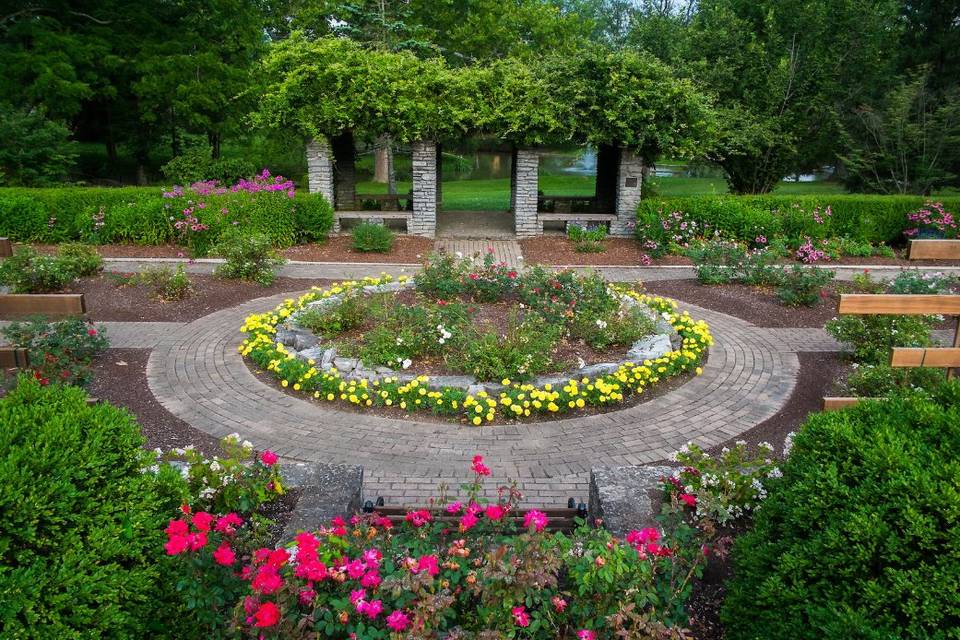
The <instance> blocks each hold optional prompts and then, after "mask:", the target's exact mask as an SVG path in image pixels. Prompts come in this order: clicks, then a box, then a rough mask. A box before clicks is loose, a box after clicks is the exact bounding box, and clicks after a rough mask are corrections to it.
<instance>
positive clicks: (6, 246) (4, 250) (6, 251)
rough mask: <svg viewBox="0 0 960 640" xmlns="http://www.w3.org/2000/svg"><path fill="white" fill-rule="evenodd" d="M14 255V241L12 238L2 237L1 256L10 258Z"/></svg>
mask: <svg viewBox="0 0 960 640" xmlns="http://www.w3.org/2000/svg"><path fill="white" fill-rule="evenodd" d="M12 255H13V243H12V242H10V238H0V258H9V257H11V256H12Z"/></svg>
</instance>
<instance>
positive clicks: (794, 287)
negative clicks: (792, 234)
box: [777, 265, 836, 307]
mask: <svg viewBox="0 0 960 640" xmlns="http://www.w3.org/2000/svg"><path fill="white" fill-rule="evenodd" d="M781 274H782V275H781V278H780V286H779V287H777V298H779V299H780V301H781V302H783V303H784V304H786V305H789V306H791V307H796V306H800V305H803V306H805V307H812V306H814V305H815V304H817V303H818V302H820V299H821V297H822V296H823V288H824V287H825V286H826V285H827V284H828V283H829V282H831V281H832V280H833V278H834V276H836V273H835V272H833V271H830V270H827V269H821V268H819V267H801V266H799V265H794V266H793V268H791V269H789V270H784V271H782V272H781Z"/></svg>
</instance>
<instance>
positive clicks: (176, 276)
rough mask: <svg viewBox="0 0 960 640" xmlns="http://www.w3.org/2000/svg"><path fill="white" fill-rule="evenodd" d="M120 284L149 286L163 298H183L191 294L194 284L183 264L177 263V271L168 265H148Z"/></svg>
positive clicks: (157, 295)
mask: <svg viewBox="0 0 960 640" xmlns="http://www.w3.org/2000/svg"><path fill="white" fill-rule="evenodd" d="M120 284H121V285H123V286H126V285H138V284H142V285H145V286H148V287H150V288H151V289H152V294H153V295H154V296H155V297H157V298H160V299H161V300H183V299H184V298H186V297H187V296H189V295H190V289H191V287H192V286H193V285H192V283H191V282H190V278H189V276H187V273H186V271H184V269H183V265H182V264H178V265H177V269H176V271H174V270H173V269H171V268H170V267H167V266H156V267H148V268H146V269H144V270H143V271H141V272H140V273H137V274H133V275H132V276H130V277H128V278H124V279H123V280H122V281H121V282H120Z"/></svg>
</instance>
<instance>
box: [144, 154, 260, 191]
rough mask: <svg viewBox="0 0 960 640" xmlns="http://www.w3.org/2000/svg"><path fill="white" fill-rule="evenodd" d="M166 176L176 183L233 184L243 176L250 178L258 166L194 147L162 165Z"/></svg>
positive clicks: (161, 169)
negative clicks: (202, 181) (213, 156)
mask: <svg viewBox="0 0 960 640" xmlns="http://www.w3.org/2000/svg"><path fill="white" fill-rule="evenodd" d="M160 171H162V172H163V175H164V177H165V178H166V179H167V180H170V181H172V182H174V183H176V184H190V183H192V182H200V181H201V180H216V181H218V182H219V183H220V184H227V185H229V184H233V183H234V182H236V181H237V180H239V179H241V178H249V177H250V176H252V175H253V174H254V173H256V171H257V168H256V167H255V166H254V164H253V163H252V162H249V161H247V160H242V159H218V160H214V159H212V158H211V157H210V150H209V149H207V148H204V147H193V148H191V149H187V150H186V151H184V152H183V153H182V154H180V155H179V156H176V157H175V158H173V159H172V160H170V161H169V162H167V164H165V165H163V166H162V167H160Z"/></svg>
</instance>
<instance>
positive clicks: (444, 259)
mask: <svg viewBox="0 0 960 640" xmlns="http://www.w3.org/2000/svg"><path fill="white" fill-rule="evenodd" d="M469 267H470V265H469V263H468V262H467V261H466V260H460V259H458V258H457V257H456V256H454V255H453V254H450V253H436V254H431V255H430V256H428V257H427V260H426V262H424V264H423V268H422V269H421V270H420V271H419V273H417V275H415V276H414V277H413V280H414V282H416V283H417V291H419V292H420V293H423V294H424V295H427V296H430V297H432V298H436V299H438V300H446V299H448V298H453V297H455V296H458V295H460V294H461V293H464V292H466V291H467V288H468V285H467V283H466V274H467V270H468V269H469Z"/></svg>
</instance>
